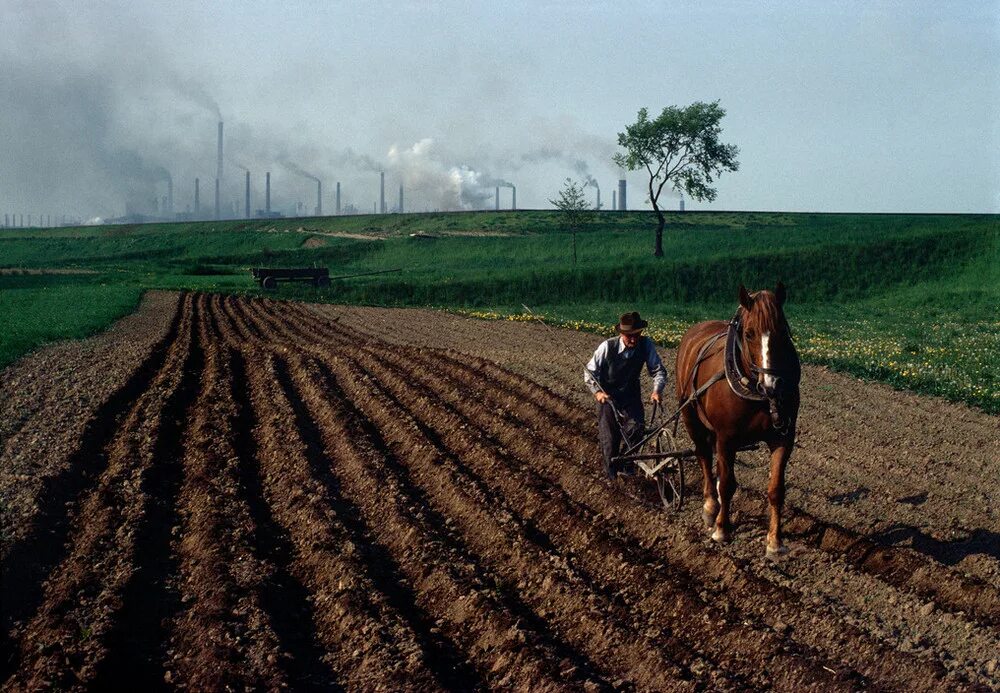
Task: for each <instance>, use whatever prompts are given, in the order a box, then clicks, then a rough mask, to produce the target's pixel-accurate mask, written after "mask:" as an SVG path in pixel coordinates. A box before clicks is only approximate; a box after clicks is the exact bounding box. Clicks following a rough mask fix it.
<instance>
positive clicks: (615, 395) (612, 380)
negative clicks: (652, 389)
mask: <svg viewBox="0 0 1000 693" xmlns="http://www.w3.org/2000/svg"><path fill="white" fill-rule="evenodd" d="M618 339H619V338H618V337H612V338H611V339H609V340H608V360H607V361H606V362H605V364H604V368H602V369H601V387H603V388H604V391H605V392H607V393H608V394H609V395H611V399H613V400H615V401H616V402H625V401H628V400H636V399H638V400H641V399H642V391H641V390H640V389H639V375H640V374H641V373H642V369H643V367H644V366H645V365H646V355H647V353H648V350H649V337H645V336H643V337H639V341H638V343H637V344H636V345H635V347H634V348H632V349H626V350H625V351H622V352H620V353H619V351H618V346H619V345H618Z"/></svg>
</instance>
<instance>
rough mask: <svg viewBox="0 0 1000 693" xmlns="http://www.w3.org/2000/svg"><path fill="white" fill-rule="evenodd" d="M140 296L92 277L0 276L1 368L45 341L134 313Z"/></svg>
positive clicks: (84, 331)
mask: <svg viewBox="0 0 1000 693" xmlns="http://www.w3.org/2000/svg"><path fill="white" fill-rule="evenodd" d="M141 294H142V291H141V289H139V288H138V287H134V286H122V285H118V284H108V283H106V282H102V281H101V280H100V278H96V277H92V276H72V275H71V276H65V275H60V276H38V275H34V276H3V275H0V368H3V367H4V366H6V365H7V364H9V363H11V362H13V361H14V360H16V359H17V358H19V357H21V356H22V355H24V354H26V353H27V352H29V351H32V350H34V349H36V348H38V347H39V346H41V345H43V344H46V343H48V342H52V341H56V340H61V339H80V338H83V337H86V336H88V335H91V334H93V333H95V332H97V331H99V330H101V329H103V328H105V327H107V325H109V324H110V323H111V322H113V321H115V320H117V319H118V318H120V317H122V316H124V315H127V314H129V313H131V312H132V311H134V310H135V307H136V306H137V305H138V303H139V297H140V296H141Z"/></svg>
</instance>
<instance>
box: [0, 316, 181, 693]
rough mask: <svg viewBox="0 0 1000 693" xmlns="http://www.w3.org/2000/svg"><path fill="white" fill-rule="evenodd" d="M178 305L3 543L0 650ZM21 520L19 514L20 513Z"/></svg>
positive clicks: (156, 366)
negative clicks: (28, 515) (15, 535)
mask: <svg viewBox="0 0 1000 693" xmlns="http://www.w3.org/2000/svg"><path fill="white" fill-rule="evenodd" d="M182 314H183V311H182V310H180V309H179V308H178V309H177V310H176V311H175V315H174V318H173V320H172V321H171V326H170V329H169V331H168V333H167V335H166V336H165V337H164V338H163V339H162V340H161V341H160V342H158V343H157V344H156V346H155V347H154V348H153V350H152V351H151V353H150V354H149V356H148V357H147V358H146V359H145V360H144V361H143V362H142V363H140V364H139V365H138V366H137V367H136V369H135V371H134V372H133V373H132V375H131V376H130V377H129V378H128V380H127V381H126V382H125V384H124V385H123V386H122V387H120V388H119V389H118V390H116V391H115V392H114V393H113V394H112V395H111V397H110V398H109V399H108V400H107V401H105V402H104V403H103V404H102V405H101V406H99V407H98V408H97V410H96V411H95V412H94V414H93V416H91V418H90V420H89V421H88V423H87V424H86V426H85V428H84V431H83V434H82V436H81V437H80V444H79V447H78V448H77V449H76V451H75V452H74V453H73V454H72V455H71V456H70V457H69V459H68V460H67V462H66V465H65V467H64V469H63V471H62V472H61V473H59V474H57V475H56V476H52V477H49V478H48V479H46V481H45V482H44V483H43V484H42V488H41V490H40V491H39V493H38V496H37V499H38V500H37V503H36V506H37V507H38V510H37V511H36V512H35V514H34V516H33V518H32V519H31V520H30V521H29V522H28V524H29V525H30V528H29V529H27V530H24V529H22V530H21V532H20V533H22V534H23V538H22V539H20V540H17V541H12V542H9V543H8V542H7V541H4V542H0V543H2V544H3V547H2V549H0V552H2V555H3V559H2V560H3V563H2V566H0V593H2V594H3V608H2V610H0V612H2V618H0V652H2V653H5V655H7V654H13V652H14V651H15V650H16V645H15V644H14V642H13V641H11V640H10V635H11V628H12V626H13V624H14V623H15V622H16V621H19V620H21V619H24V618H26V617H28V616H30V615H31V614H32V613H33V612H34V611H35V610H36V609H37V608H38V605H39V601H40V600H41V598H42V585H43V583H44V581H45V579H46V576H47V575H48V574H49V573H50V572H51V570H52V569H53V568H54V567H55V566H56V565H57V564H58V562H59V561H60V560H61V559H62V558H63V557H64V555H65V545H66V540H67V538H68V536H69V534H70V531H71V527H72V519H73V515H74V509H77V508H78V507H79V504H80V499H81V498H83V497H84V496H85V495H86V494H87V493H88V492H89V491H90V489H91V488H93V486H94V485H95V484H96V483H97V482H98V479H99V478H100V475H101V473H102V472H103V471H104V470H105V469H106V468H107V466H108V462H107V451H106V448H107V446H108V444H109V443H110V441H111V439H112V437H113V436H114V435H115V433H116V431H117V429H118V425H119V423H120V421H122V420H123V418H124V417H125V416H126V415H127V414H128V412H129V411H130V410H131V409H132V408H133V407H134V405H135V402H136V401H137V400H138V399H139V397H140V396H141V395H142V394H143V393H144V392H146V391H147V390H148V389H149V387H150V385H151V384H152V383H153V382H154V380H155V379H156V378H157V376H158V374H160V373H161V371H162V369H163V366H164V363H165V362H166V360H167V357H168V355H169V351H170V347H171V345H172V344H173V343H174V342H175V341H176V340H177V336H178V331H179V330H180V325H181V320H182ZM22 521H24V518H22ZM4 535H5V536H6V535H7V532H4ZM11 664H12V662H11V659H10V658H9V657H7V656H3V657H2V658H0V680H3V679H4V678H6V677H7V675H9V673H10V667H11Z"/></svg>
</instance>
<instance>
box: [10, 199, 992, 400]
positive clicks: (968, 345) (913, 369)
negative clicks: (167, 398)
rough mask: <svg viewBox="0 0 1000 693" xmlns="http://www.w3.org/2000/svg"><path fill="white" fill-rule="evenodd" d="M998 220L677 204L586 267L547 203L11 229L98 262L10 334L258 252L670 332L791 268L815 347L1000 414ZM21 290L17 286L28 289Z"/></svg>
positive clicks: (15, 244)
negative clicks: (658, 232) (70, 295)
mask: <svg viewBox="0 0 1000 693" xmlns="http://www.w3.org/2000/svg"><path fill="white" fill-rule="evenodd" d="M997 221H998V217H997V216H990V215H857V214H787V213H702V212H688V213H685V214H679V213H675V214H672V215H669V217H668V228H667V233H666V236H665V238H664V250H665V255H666V256H665V257H664V258H663V259H660V260H657V259H655V258H653V257H652V255H651V249H652V216H651V215H650V214H648V213H640V212H628V213H620V212H604V213H601V214H599V215H597V218H596V219H595V221H594V223H592V224H591V225H590V227H588V228H587V229H586V230H584V231H582V232H580V233H578V234H577V235H576V246H577V248H576V250H577V253H576V254H577V261H576V263H574V262H573V249H572V244H573V236H572V235H571V234H569V233H567V232H565V231H564V230H562V229H561V228H560V219H559V216H558V214H557V213H554V212H538V211H526V212H479V213H468V214H409V215H383V216H371V215H369V216H357V217H325V218H303V219H280V220H254V221H227V222H198V223H178V224H150V225H143V226H114V227H85V228H72V229H46V230H33V231H24V230H20V229H18V230H10V231H6V232H0V267H20V268H35V269H45V268H80V269H87V270H91V271H95V272H97V273H98V274H96V275H87V276H83V277H76V278H67V277H65V276H61V277H60V278H59V280H58V281H55V280H53V281H52V282H49V281H48V280H47V279H44V278H43V279H34V278H33V279H32V282H35V283H32V282H28V283H27V284H25V283H24V282H23V281H22V282H21V284H19V285H18V284H16V278H13V277H9V276H0V295H3V296H7V297H8V298H7V299H6V300H3V299H0V312H2V314H0V320H4V321H5V324H7V325H8V326H20V327H18V329H19V330H20V334H22V335H23V334H24V333H25V329H24V324H25V323H32V324H39V325H44V326H45V327H46V329H45V330H44V331H42V332H40V333H38V334H37V335H36V337H37V338H34V337H33V338H31V339H24V338H23V337H22V338H20V339H19V340H15V341H12V342H10V343H9V344H8V342H7V341H6V340H5V342H4V344H5V346H4V347H3V349H2V350H0V364H2V363H3V362H4V361H3V360H2V359H4V358H7V359H10V358H13V357H14V356H16V355H17V354H19V353H23V351H24V350H25V349H28V348H33V346H34V345H36V344H37V343H39V342H40V341H44V340H45V339H50V338H54V337H59V336H77V335H79V334H81V333H82V332H86V331H87V330H90V329H95V326H100V324H103V323H102V319H103V318H101V317H100V316H105V317H106V319H107V320H110V319H112V317H113V316H116V315H119V314H120V313H121V310H122V306H127V305H129V302H130V301H132V302H134V299H135V297H136V296H137V295H138V293H139V292H140V291H141V290H143V289H145V288H150V287H157V288H197V289H205V290H221V291H244V292H255V291H257V289H256V288H255V286H254V285H253V284H252V283H251V282H250V279H249V275H248V272H247V269H248V268H249V267H251V266H258V265H263V266H303V265H313V264H318V265H322V266H328V267H329V268H330V270H331V274H332V275H334V276H337V275H342V274H352V273H358V272H371V271H378V270H384V269H391V268H400V269H401V270H402V271H401V272H399V273H397V274H389V275H382V276H374V277H359V278H354V279H348V280H341V281H335V282H334V285H333V287H331V289H329V290H326V291H317V290H315V289H311V288H307V287H301V286H300V287H291V286H283V287H282V288H281V291H280V292H279V295H280V296H283V297H288V298H302V299H306V300H330V301H337V302H354V303H365V304H380V305H431V306H438V307H447V308H452V309H461V310H466V311H475V312H477V313H479V314H497V315H500V314H503V315H513V314H516V313H519V312H520V311H521V305H522V304H528V305H530V306H532V308H534V309H536V310H540V311H542V312H544V313H545V314H546V315H547V316H548V317H550V318H551V319H553V320H560V321H565V322H581V321H582V322H585V323H588V324H589V323H593V324H595V325H597V324H606V323H608V322H611V321H613V317H614V316H615V315H616V314H618V313H620V312H622V310H625V309H626V308H630V307H633V306H634V307H637V308H639V309H640V310H643V311H644V312H646V313H649V314H650V315H653V316H656V317H657V318H658V319H659V320H660V321H661V322H662V323H663V324H664V325H672V326H673V327H672V328H671V330H668V331H667V332H664V333H662V334H661V335H660V337H661V339H662V340H664V341H668V342H669V341H672V340H674V339H676V337H678V336H679V330H680V329H681V328H682V327H683V326H686V325H687V324H689V323H690V322H692V321H695V320H699V319H704V318H706V317H725V316H728V315H729V314H730V313H731V312H732V310H733V308H734V306H735V299H734V296H735V289H736V286H737V285H738V284H739V283H740V282H741V281H742V282H744V283H745V284H747V286H750V287H762V286H770V285H773V284H774V282H775V281H776V280H777V279H779V278H780V279H782V280H783V281H784V282H785V283H786V284H787V285H788V286H789V291H790V303H789V307H788V311H789V315H790V317H791V319H792V320H793V324H794V326H795V328H796V332H797V336H798V340H799V344H800V347H801V348H802V350H803V353H804V355H805V356H806V357H807V358H808V359H810V360H812V361H814V362H822V363H828V364H830V365H832V366H835V367H838V368H843V369H847V370H850V371H851V372H854V373H857V374H860V375H867V376H871V377H875V378H878V379H881V380H887V381H889V382H892V383H894V384H896V385H898V386H902V387H909V388H912V389H916V390H919V391H924V392H933V393H937V394H942V395H945V396H948V397H952V398H954V399H961V400H964V401H967V402H970V403H974V404H977V405H978V406H982V407H985V408H987V409H988V410H990V411H1000V383H998V380H997V373H998V371H1000V367H998V363H997V358H998V357H997V356H995V354H997V353H1000V337H998V335H1000V324H998V322H997V317H996V315H997V307H998V305H1000V291H998V289H997V287H998V286H1000V232H998V224H997ZM418 232H419V233H420V234H421V237H411V236H410V234H413V233H418ZM70 285H77V286H79V291H80V292H81V293H80V294H78V296H79V297H80V302H81V303H86V304H88V305H89V304H96V303H100V302H101V300H100V296H101V295H102V292H105V293H106V294H107V301H106V304H107V306H108V308H107V310H105V311H104V312H101V311H100V310H96V309H95V310H96V312H94V314H93V315H92V316H91V317H86V318H85V316H84V313H85V312H81V314H80V315H75V314H73V312H72V311H68V312H67V311H64V310H63V311H60V309H59V308H58V307H57V305H58V303H59V299H57V298H56V296H57V293H58V292H57V291H54V289H56V288H57V287H59V286H61V287H63V288H62V289H58V291H62V292H64V293H66V292H71V291H72V290H70V289H66V288H65V287H67V286H70ZM15 290H16V291H17V292H19V293H18V294H17V296H18V297H19V298H17V299H14V298H10V296H13V295H14V294H13V292H14V291H15ZM33 291H34V292H39V291H49V292H50V295H49V298H48V299H46V300H47V302H45V301H42V302H34V301H35V299H32V298H30V297H29V295H30V294H31V293H32V292H33ZM39 300H41V299H39ZM19 306H21V307H19ZM23 306H31V307H30V309H27V310H26V309H24V308H23ZM46 306H48V307H46ZM46 315H48V316H50V319H46V318H45V317H44V316H46ZM32 316H33V317H32ZM78 323H79V324H78ZM59 326H65V333H64V334H58V333H59V329H60V327H59ZM12 329H13V328H12ZM29 331H30V330H29ZM675 332H676V333H677V334H674V333H675ZM5 355H6V356H5Z"/></svg>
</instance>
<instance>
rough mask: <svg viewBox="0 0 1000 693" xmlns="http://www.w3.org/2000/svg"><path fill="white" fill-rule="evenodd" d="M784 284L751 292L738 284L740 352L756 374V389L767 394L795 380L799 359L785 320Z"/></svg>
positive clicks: (770, 394)
mask: <svg viewBox="0 0 1000 693" xmlns="http://www.w3.org/2000/svg"><path fill="white" fill-rule="evenodd" d="M784 304H785V285H784V284H782V283H781V282H778V285H777V286H776V287H775V289H774V291H773V292H772V291H768V290H766V289H765V290H763V291H758V292H756V293H753V294H751V293H750V292H749V291H747V290H746V287H744V286H743V285H742V284H740V305H741V306H742V307H743V310H742V315H741V316H740V322H741V324H742V326H743V337H742V347H743V353H744V354H746V356H747V358H748V359H749V361H750V363H749V364H748V365H749V366H750V369H751V371H752V372H753V373H755V374H756V376H757V389H758V390H760V391H761V392H763V393H764V394H766V395H767V396H769V397H771V396H774V394H775V393H776V392H777V391H778V390H780V389H781V387H782V386H783V385H785V384H792V383H791V382H790V381H791V380H793V379H794V380H795V384H796V385H797V384H798V382H797V381H798V374H799V359H798V355H797V354H796V353H795V347H794V345H793V344H792V334H791V330H790V329H789V327H788V321H786V320H785V312H784V310H782V306H784Z"/></svg>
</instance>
